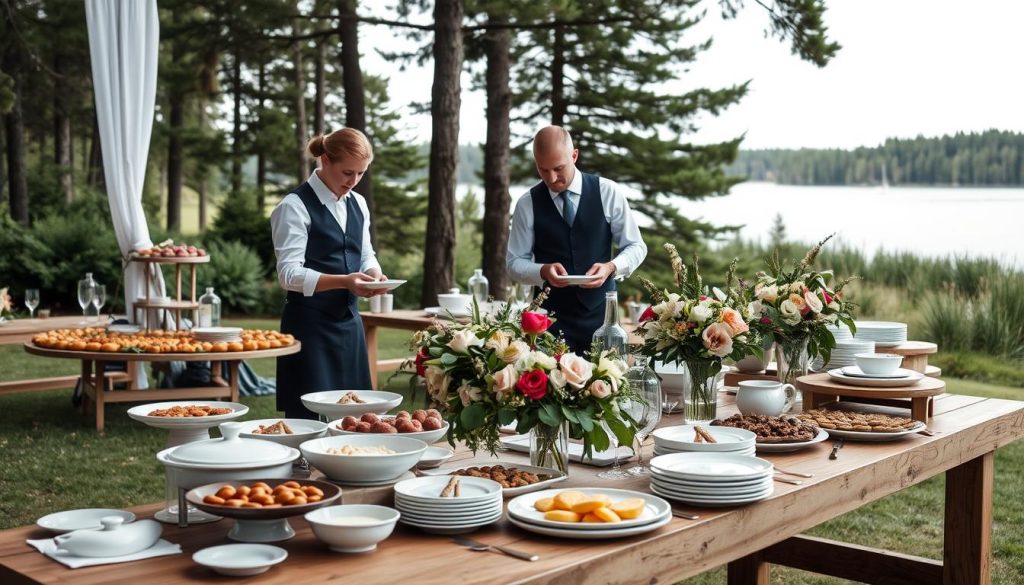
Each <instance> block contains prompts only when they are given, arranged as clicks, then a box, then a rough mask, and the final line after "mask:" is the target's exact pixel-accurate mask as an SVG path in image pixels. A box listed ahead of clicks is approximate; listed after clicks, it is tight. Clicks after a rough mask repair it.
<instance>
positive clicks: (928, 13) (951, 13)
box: [361, 0, 1024, 148]
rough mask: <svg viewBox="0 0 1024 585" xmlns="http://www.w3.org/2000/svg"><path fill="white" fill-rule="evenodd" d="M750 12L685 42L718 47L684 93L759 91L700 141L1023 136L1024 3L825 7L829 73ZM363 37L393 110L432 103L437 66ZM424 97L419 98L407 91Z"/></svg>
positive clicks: (424, 133) (793, 143)
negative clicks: (989, 132) (384, 50)
mask: <svg viewBox="0 0 1024 585" xmlns="http://www.w3.org/2000/svg"><path fill="white" fill-rule="evenodd" d="M746 4H747V6H746V8H745V9H744V11H743V12H742V13H741V15H740V17H739V18H737V19H736V20H731V21H724V22H723V21H721V20H720V19H719V17H718V14H717V8H716V7H717V2H709V3H706V6H708V7H709V11H708V12H709V17H708V18H707V19H706V20H705V21H704V22H703V23H701V25H700V27H699V29H696V30H695V31H694V32H693V33H692V36H690V37H687V39H688V40H689V41H691V42H694V43H695V42H698V41H699V40H701V39H703V38H704V37H705V36H712V37H713V38H714V46H713V47H712V48H711V49H710V50H709V51H707V52H706V53H704V54H703V55H702V56H701V57H700V58H698V60H697V62H696V63H695V64H694V65H693V67H692V71H691V72H690V73H689V74H688V75H687V76H686V77H685V78H684V79H681V80H680V82H679V83H680V86H679V87H680V88H688V87H700V86H707V87H717V86H724V85H728V84H732V83H737V82H742V81H744V80H747V79H750V80H751V86H750V93H749V94H748V96H747V97H746V98H744V99H743V101H742V102H740V104H739V105H737V106H734V107H732V108H730V109H729V110H727V111H726V112H725V113H724V114H722V115H721V116H719V117H718V118H709V119H707V120H704V121H703V122H702V124H701V126H702V131H701V133H700V135H699V136H698V140H707V141H712V140H721V139H726V138H730V137H733V136H736V135H739V134H742V133H743V132H746V140H745V141H744V143H743V147H744V148H768V147H785V148H799V147H819V148H825V147H839V148H853V147H857V146H873V145H877V144H879V143H880V142H882V141H883V140H884V139H885V138H887V137H913V136H916V135H918V134H923V135H925V136H935V135H941V134H944V133H953V132H957V131H961V130H962V131H972V130H973V131H980V130H985V129H988V128H998V129H1002V130H1015V131H1019V132H1021V131H1024V76H1022V73H1021V72H1022V70H1024V67H1022V66H1021V59H1022V58H1024V34H1022V33H1021V26H1022V25H1024V2H1022V1H1019V0H959V1H954V0H832V1H828V2H827V6H828V12H827V13H826V24H827V25H828V27H829V32H830V35H831V37H832V38H833V39H834V40H836V41H838V42H839V43H840V44H842V45H843V49H842V50H841V51H840V52H839V54H838V56H837V57H836V58H835V59H833V60H832V62H830V63H829V64H828V66H826V67H825V68H823V69H819V68H818V67H816V66H814V65H813V64H811V63H807V62H805V61H801V60H800V59H799V58H797V57H796V56H794V55H792V54H790V49H789V45H788V44H783V43H780V42H779V41H778V40H777V39H774V38H765V37H764V34H763V31H764V29H765V27H766V24H767V18H766V16H765V14H764V12H763V9H762V8H761V7H759V6H758V5H757V4H756V2H753V1H752V0H747V2H746ZM362 31H363V32H362V35H361V37H362V38H361V45H362V46H361V49H362V50H363V53H364V55H365V61H364V70H365V71H369V72H380V73H384V74H386V75H389V76H390V77H391V80H392V84H391V88H392V89H391V93H392V96H393V97H394V98H395V101H396V102H397V103H403V102H404V101H405V100H410V99H416V100H423V99H428V97H429V88H430V84H431V76H432V71H431V70H430V66H429V64H428V67H426V68H416V67H411V68H408V69H406V70H405V71H398V70H397V68H396V67H395V66H394V65H392V64H389V63H386V62H383V61H382V60H381V59H380V58H379V57H377V55H376V54H375V52H374V49H375V48H377V47H378V46H379V45H380V43H385V44H387V45H390V46H389V47H388V48H393V45H394V41H392V40H390V38H389V36H388V35H387V31H386V30H385V29H383V28H380V27H364V28H363V29H362ZM463 79H464V81H463V87H464V88H465V87H468V86H469V83H468V81H469V80H468V76H464V78H463ZM417 87H418V88H423V90H422V91H416V92H414V95H413V94H412V93H413V92H409V91H408V88H417ZM403 90H404V91H403ZM484 103H485V101H484V96H483V95H482V94H480V93H478V92H470V91H465V92H464V95H463V102H462V119H461V132H460V142H463V143H469V142H482V141H483V140H484V135H485V130H486V125H485V123H484V121H485V118H484ZM406 121H407V123H408V125H409V127H410V129H411V130H412V132H413V133H414V134H415V137H416V138H417V139H420V140H429V137H430V123H429V118H427V117H426V116H417V117H413V116H410V117H408V118H407V119H406Z"/></svg>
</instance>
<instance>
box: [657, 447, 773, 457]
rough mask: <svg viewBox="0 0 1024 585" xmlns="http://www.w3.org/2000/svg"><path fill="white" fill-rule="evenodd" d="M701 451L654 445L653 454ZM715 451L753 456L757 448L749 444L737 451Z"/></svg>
mask: <svg viewBox="0 0 1024 585" xmlns="http://www.w3.org/2000/svg"><path fill="white" fill-rule="evenodd" d="M702 452H703V451H687V450H686V449H670V448H667V447H659V446H658V445H655V446H654V455H655V456H658V455H671V454H673V453H702ZM715 453H731V454H733V455H746V456H747V457H753V456H754V454H755V453H757V448H756V447H754V446H753V445H751V446H750V447H744V448H743V449H740V450H739V451H715Z"/></svg>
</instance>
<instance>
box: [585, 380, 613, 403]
mask: <svg viewBox="0 0 1024 585" xmlns="http://www.w3.org/2000/svg"><path fill="white" fill-rule="evenodd" d="M611 394H612V387H611V384H609V383H608V382H605V381H604V380H594V383H593V384H591V385H590V395H591V396H593V397H594V398H598V399H601V398H607V397H609V396H611Z"/></svg>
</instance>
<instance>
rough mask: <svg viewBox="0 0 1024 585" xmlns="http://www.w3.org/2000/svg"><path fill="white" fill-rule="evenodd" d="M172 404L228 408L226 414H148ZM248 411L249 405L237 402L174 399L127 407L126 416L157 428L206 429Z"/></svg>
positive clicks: (169, 406) (238, 416)
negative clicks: (228, 410) (229, 410)
mask: <svg viewBox="0 0 1024 585" xmlns="http://www.w3.org/2000/svg"><path fill="white" fill-rule="evenodd" d="M172 406H211V407H214V408H230V409H231V410H232V412H230V413H228V414H215V415H213V416H150V415H149V413H151V412H153V411H154V410H163V409H166V408H171V407H172ZM248 413H249V407H248V406H246V405H244V404H240V403H238V402H219V401H211V400H175V401H173V402H150V403H149V404H140V405H138V406H133V407H131V408H129V409H128V416H129V417H131V418H133V419H135V420H137V421H139V422H142V423H146V424H147V425H149V426H151V427H155V428H158V429H182V428H193V429H206V428H211V427H215V426H217V425H219V424H220V423H222V422H227V421H231V420H235V419H236V418H241V417H243V416H245V415H246V414H248Z"/></svg>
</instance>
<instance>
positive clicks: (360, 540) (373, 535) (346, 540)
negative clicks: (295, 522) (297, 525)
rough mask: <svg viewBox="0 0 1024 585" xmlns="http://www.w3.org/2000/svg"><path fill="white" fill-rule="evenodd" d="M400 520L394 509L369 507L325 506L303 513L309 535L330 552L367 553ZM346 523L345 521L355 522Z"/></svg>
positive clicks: (386, 535) (389, 532)
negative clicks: (314, 537)
mask: <svg viewBox="0 0 1024 585" xmlns="http://www.w3.org/2000/svg"><path fill="white" fill-rule="evenodd" d="M399 517H401V514H399V512H398V510H395V509H392V508H388V507H386V506H374V505H372V504H343V505H340V506H327V507H326V508H320V509H319V510H313V511H312V512H310V513H308V514H306V516H305V518H306V522H309V525H310V527H311V528H312V529H313V534H315V535H316V537H317V538H319V539H320V540H322V541H324V542H325V543H327V546H329V547H330V548H331V550H333V551H338V552H346V553H363V552H371V551H374V550H376V549H377V543H379V542H381V541H382V540H384V539H385V538H387V537H388V536H391V532H392V531H393V530H394V529H395V523H397V522H398V518H399ZM356 518H358V519H359V521H358V523H355V524H348V523H346V522H345V519H356Z"/></svg>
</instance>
